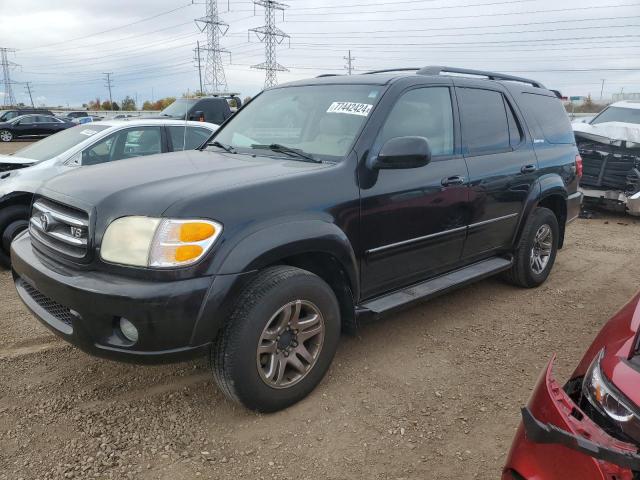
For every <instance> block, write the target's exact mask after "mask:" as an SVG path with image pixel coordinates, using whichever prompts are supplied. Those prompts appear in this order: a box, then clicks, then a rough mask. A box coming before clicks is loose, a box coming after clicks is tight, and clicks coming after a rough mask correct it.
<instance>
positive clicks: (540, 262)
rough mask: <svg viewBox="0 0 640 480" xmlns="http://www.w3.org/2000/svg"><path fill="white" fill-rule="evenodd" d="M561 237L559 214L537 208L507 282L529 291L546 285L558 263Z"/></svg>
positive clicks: (519, 246) (521, 242) (526, 225)
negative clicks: (557, 257) (554, 265)
mask: <svg viewBox="0 0 640 480" xmlns="http://www.w3.org/2000/svg"><path fill="white" fill-rule="evenodd" d="M559 237H560V228H559V226H558V219H557V218H556V216H555V214H554V213H553V212H552V211H551V210H549V209H548V208H543V207H539V208H536V209H535V210H534V211H533V212H532V213H531V215H530V216H529V218H528V219H527V223H526V224H525V226H524V230H523V231H522V236H521V237H520V243H519V244H518V248H517V249H516V251H515V254H514V259H513V266H512V267H511V270H509V271H508V272H507V273H506V275H505V277H506V279H507V281H508V282H510V283H512V284H514V285H517V286H520V287H525V288H533V287H537V286H539V285H542V284H543V283H544V282H545V281H546V280H547V278H548V277H549V274H550V273H551V269H552V268H553V264H554V263H555V260H556V254H557V253H558V240H559Z"/></svg>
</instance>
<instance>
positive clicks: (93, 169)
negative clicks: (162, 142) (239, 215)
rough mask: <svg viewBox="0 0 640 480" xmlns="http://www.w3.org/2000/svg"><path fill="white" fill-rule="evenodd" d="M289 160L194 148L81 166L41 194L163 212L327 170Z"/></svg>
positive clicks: (115, 208)
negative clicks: (186, 202) (180, 204)
mask: <svg viewBox="0 0 640 480" xmlns="http://www.w3.org/2000/svg"><path fill="white" fill-rule="evenodd" d="M326 166H327V165H323V164H315V163H305V162H299V161H293V160H287V159H280V158H271V157H264V156H255V157H254V156H252V155H242V154H227V153H224V152H220V153H219V152H213V151H199V150H188V151H183V152H173V153H165V154H162V155H151V156H147V157H138V158H132V159H128V160H125V161H116V162H113V163H107V164H103V165H96V166H90V167H82V168H78V169H76V170H74V171H71V172H69V173H66V174H64V175H60V176H57V177H55V178H53V179H51V180H49V181H48V182H46V183H45V184H44V185H43V187H42V189H41V190H40V192H39V193H41V194H43V195H45V196H50V197H52V198H57V199H58V200H59V201H62V202H65V203H70V204H71V205H74V204H75V205H77V206H79V207H82V208H91V207H95V208H96V209H97V211H98V216H100V213H101V212H100V211H101V209H103V210H105V211H108V213H109V216H113V215H116V216H117V215H118V213H119V212H122V214H123V215H148V216H151V215H155V216H161V215H162V213H163V212H164V211H165V210H167V209H168V208H169V207H170V206H171V205H172V204H174V203H175V202H178V201H180V200H183V199H186V198H190V197H197V196H198V195H199V194H210V193H212V192H222V191H225V190H227V189H235V188H238V187H241V186H243V185H247V184H255V183H260V182H265V181H269V180H271V179H274V178H277V177H283V176H289V175H295V174H299V173H303V172H308V171H313V170H318V169H322V168H326Z"/></svg>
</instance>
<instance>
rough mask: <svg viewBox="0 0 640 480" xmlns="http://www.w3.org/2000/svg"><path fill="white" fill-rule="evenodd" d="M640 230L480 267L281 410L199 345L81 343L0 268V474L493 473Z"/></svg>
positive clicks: (629, 225)
mask: <svg viewBox="0 0 640 480" xmlns="http://www.w3.org/2000/svg"><path fill="white" fill-rule="evenodd" d="M12 145H14V144H12ZM638 238H640V222H639V221H637V220H633V219H631V218H629V217H622V216H611V215H604V214H601V215H599V216H598V217H597V218H596V219H592V220H579V221H577V222H576V223H575V224H573V225H572V226H571V227H570V230H569V232H568V239H567V243H566V248H565V249H564V250H563V251H562V252H561V253H560V254H559V257H558V260H557V263H556V267H555V270H554V272H553V273H552V276H551V278H550V280H549V282H548V283H547V284H545V285H544V286H542V287H541V288H538V289H536V290H521V289H517V288H514V287H511V286H508V285H505V284H503V283H502V282H500V281H499V280H496V279H492V280H487V281H484V282H481V283H479V284H476V285H474V286H471V287H469V288H465V289H463V290H460V291H457V292H455V293H453V294H450V295H447V296H445V297H442V298H440V299H437V300H435V301H432V302H430V303H427V304H424V305H422V306H420V307H417V308H413V309H412V310H409V311H407V312H404V313H402V314H398V315H395V316H393V317H391V318H389V319H388V320H386V321H383V322H379V323H376V324H373V325H368V326H366V327H365V328H363V329H362V331H361V333H360V335H359V336H358V337H357V338H348V337H345V338H343V341H342V345H341V348H340V349H339V352H338V355H337V358H336V359H335V362H334V364H333V367H332V368H331V370H330V372H329V374H328V376H327V377H326V379H325V380H324V382H323V383H322V384H321V385H320V387H319V388H318V389H317V390H316V391H315V392H314V393H313V394H312V395H311V396H310V397H309V398H307V399H306V400H305V401H303V402H301V403H300V404H298V405H296V406H294V407H292V408H290V409H288V410H287V411H285V412H281V413H277V414H273V415H257V414H254V413H250V412H247V411H245V410H243V409H241V408H238V407H236V406H234V405H232V404H230V403H228V402H226V401H225V400H224V399H223V397H222V395H221V394H220V393H219V392H218V391H217V389H216V387H215V386H214V384H213V382H212V379H211V376H210V374H209V371H208V367H207V365H206V362H205V361H204V360H203V361H198V362H192V363H186V364H180V365H172V366H162V367H138V366H130V365H123V364H118V363H113V362H109V361H105V360H99V359H95V358H91V357H89V356H87V355H85V354H84V353H82V352H80V351H78V350H76V349H74V348H72V347H70V346H68V345H66V344H65V343H64V342H62V341H60V340H58V339H56V337H54V336H53V335H52V334H50V333H49V332H48V331H47V330H45V329H44V328H43V327H41V326H40V325H39V324H38V323H37V322H36V320H35V319H34V318H32V317H31V316H30V315H29V314H28V313H27V312H26V311H25V309H24V308H23V307H22V305H21V304H20V302H19V301H18V299H17V296H16V294H15V293H14V288H13V286H12V282H11V278H10V275H9V274H7V273H6V272H4V273H0V299H1V300H0V382H1V383H0V479H2V480H4V479H7V480H9V479H10V480H15V479H18V478H23V479H25V480H26V479H58V478H101V479H104V478H118V479H120V478H139V479H159V478H162V479H193V478H196V477H199V478H212V479H242V478H251V479H263V478H264V479H267V478H278V479H299V478H304V479H307V478H308V479H321V478H322V479H327V478H328V479H345V478H346V479H361V478H371V479H413V478H420V479H425V478H429V479H430V478H438V479H461V478H478V479H496V478H499V472H500V468H501V466H502V464H503V462H504V459H505V455H506V453H507V451H508V448H509V445H510V443H511V439H512V436H513V433H514V431H515V428H516V426H517V424H518V421H519V407H520V406H521V405H522V404H523V403H524V402H526V400H527V398H528V396H529V394H530V391H531V389H532V387H533V386H534V383H535V381H536V379H537V377H538V375H539V373H540V371H541V369H542V368H543V366H544V365H545V363H546V361H547V360H548V358H549V357H550V355H551V354H552V353H553V352H558V353H559V359H558V372H557V373H558V376H559V377H561V378H566V376H567V375H568V374H569V373H570V372H571V369H572V367H573V366H575V364H576V362H577V361H578V359H579V357H580V355H581V354H582V353H583V352H584V350H585V349H586V347H587V345H588V344H589V342H590V341H591V339H592V338H593V336H594V335H595V333H596V332H597V331H598V330H599V328H600V326H601V325H602V324H603V322H604V321H605V320H606V319H607V318H608V317H609V316H610V315H611V314H612V313H613V312H614V311H615V310H616V309H617V308H618V307H620V306H621V305H622V304H623V303H624V302H625V301H626V300H627V299H628V298H629V297H630V296H631V295H632V294H633V293H634V291H635V290H636V289H637V288H638V287H639V286H640V285H639V280H638V279H640V263H638V262H637V261H634V260H635V259H637V258H638V257H639V256H640V244H639V243H638V241H637V239H638Z"/></svg>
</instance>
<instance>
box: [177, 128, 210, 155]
mask: <svg viewBox="0 0 640 480" xmlns="http://www.w3.org/2000/svg"><path fill="white" fill-rule="evenodd" d="M169 135H170V136H171V145H172V147H173V151H174V152H179V151H181V150H183V147H184V138H185V132H184V127H169ZM186 136H187V146H186V150H195V149H196V148H198V147H199V146H201V145H202V144H203V143H204V142H205V141H206V140H207V139H208V138H209V137H210V136H211V131H210V130H207V129H206V128H199V127H187V135H186Z"/></svg>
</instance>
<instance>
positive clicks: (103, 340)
mask: <svg viewBox="0 0 640 480" xmlns="http://www.w3.org/2000/svg"><path fill="white" fill-rule="evenodd" d="M11 250H12V252H11V253H12V255H11V258H12V268H13V277H14V282H15V285H16V289H17V291H18V294H19V296H20V298H21V299H22V301H23V302H24V303H25V305H26V306H27V307H28V308H29V309H30V310H31V312H32V313H33V314H34V315H35V316H36V317H37V318H38V319H39V320H40V321H41V322H42V323H43V324H44V325H45V326H46V327H47V328H49V329H50V330H52V331H53V332H54V333H55V334H56V335H59V336H60V337H62V338H64V339H65V340H66V341H68V342H70V343H72V344H74V345H76V346H77V347H79V348H80V349H82V350H84V351H85V352H87V353H90V354H92V355H96V356H99V357H104V358H110V359H114V360H121V361H129V362H133V363H161V362H170V361H178V360H183V359H186V358H190V357H193V356H197V355H199V354H203V353H204V352H205V351H206V349H207V348H208V346H209V345H210V343H211V341H212V340H213V338H214V337H215V334H216V333H217V330H218V328H219V327H220V325H222V324H223V319H222V318H221V317H220V316H218V315H217V313H218V308H217V307H218V306H219V305H220V304H222V302H223V300H224V297H225V293H226V292H228V291H229V287H230V286H231V285H232V284H233V283H234V280H235V279H236V278H235V277H236V276H232V275H225V276H220V277H211V276H209V277H199V278H191V279H186V280H173V281H169V282H157V281H146V280H138V279H131V278H124V277H121V276H116V275H112V274H107V273H103V272H97V271H84V270H76V269H74V270H71V269H68V268H67V267H64V266H62V265H60V264H58V263H53V262H51V261H49V260H48V259H47V258H46V257H43V256H41V255H40V254H39V253H37V252H36V251H34V249H33V248H32V246H31V241H30V237H29V234H28V233H25V234H23V235H21V236H19V237H18V238H17V239H16V240H15V241H14V242H13V244H12V246H11ZM216 286H217V287H219V288H217V289H215V290H214V287H216ZM120 318H126V319H127V320H129V321H130V322H132V323H133V324H134V325H135V326H136V328H137V329H138V332H139V340H138V341H137V342H136V343H135V344H133V343H132V342H130V341H128V340H127V339H126V338H125V337H124V336H123V335H122V333H121V331H120V330H119V327H118V325H119V320H120Z"/></svg>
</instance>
